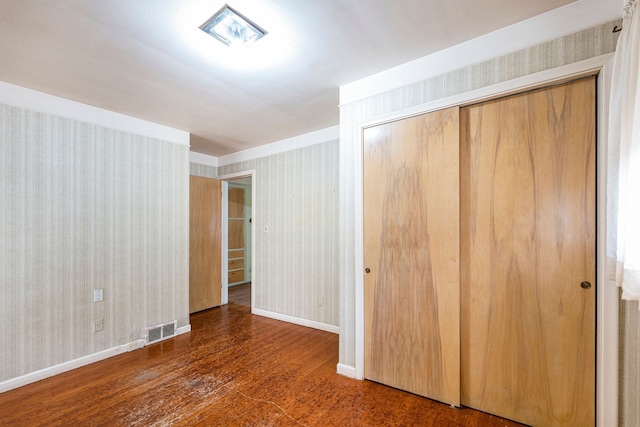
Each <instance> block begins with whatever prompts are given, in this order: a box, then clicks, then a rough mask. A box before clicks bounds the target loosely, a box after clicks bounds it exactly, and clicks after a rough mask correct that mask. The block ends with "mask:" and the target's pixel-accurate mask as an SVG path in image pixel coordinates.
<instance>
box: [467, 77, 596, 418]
mask: <svg viewBox="0 0 640 427" xmlns="http://www.w3.org/2000/svg"><path fill="white" fill-rule="evenodd" d="M461 127H462V138H461V142H462V144H461V172H462V175H461V200H462V202H461V220H462V223H461V265H462V270H461V281H462V282H461V304H462V306H461V313H462V324H461V328H462V330H461V334H462V335H461V339H462V343H461V348H462V356H461V360H462V365H461V368H462V390H461V391H462V404H463V405H465V406H470V407H472V408H476V409H480V410H482V411H485V412H489V413H492V414H498V415H500V416H502V417H506V418H510V419H513V420H516V421H519V422H522V423H525V424H530V425H535V426H593V425H594V422H595V297H596V292H595V250H596V247H595V244H596V236H595V212H596V207H595V196H596V192H595V160H596V153H595V79H594V78H589V79H586V80H580V81H577V82H573V83H569V84H564V85H560V86H555V87H552V88H547V89H542V90H537V91H533V92H529V93H525V94H520V95H516V96H511V97H508V98H504V99H499V100H496V101H491V102H486V103H483V104H479V105H473V106H470V107H466V108H463V109H462V110H461ZM583 281H588V282H590V283H592V284H593V285H594V286H593V287H592V288H591V289H586V290H585V289H582V287H581V282H583Z"/></svg>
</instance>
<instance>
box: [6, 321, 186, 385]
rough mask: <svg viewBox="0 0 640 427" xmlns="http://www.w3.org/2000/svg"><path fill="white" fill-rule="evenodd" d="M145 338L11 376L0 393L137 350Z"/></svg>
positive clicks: (184, 328)
mask: <svg viewBox="0 0 640 427" xmlns="http://www.w3.org/2000/svg"><path fill="white" fill-rule="evenodd" d="M190 331H191V325H186V326H182V327H180V328H178V329H176V336H177V335H180V334H184V333H187V332H190ZM144 345H145V341H144V339H140V340H135V341H131V342H129V343H126V344H122V345H118V346H115V347H111V348H109V349H106V350H102V351H99V352H97V353H93V354H89V355H87V356H83V357H79V358H77V359H73V360H69V361H68V362H63V363H60V364H58V365H54V366H50V367H48V368H44V369H40V370H39V371H35V372H30V373H28V374H26V375H22V376H19V377H16V378H11V379H9V380H6V381H2V382H0V393H4V392H5V391H9V390H13V389H15V388H18V387H22V386H25V385H27V384H31V383H35V382H36V381H40V380H44V379H45V378H49V377H53V376H54V375H58V374H62V373H64V372H67V371H71V370H72V369H76V368H80V367H82V366H86V365H90V364H92V363H95V362H99V361H101V360H104V359H108V358H110V357H113V356H117V355H119V354H122V353H127V352H129V351H133V350H137V349H139V348H142V347H144Z"/></svg>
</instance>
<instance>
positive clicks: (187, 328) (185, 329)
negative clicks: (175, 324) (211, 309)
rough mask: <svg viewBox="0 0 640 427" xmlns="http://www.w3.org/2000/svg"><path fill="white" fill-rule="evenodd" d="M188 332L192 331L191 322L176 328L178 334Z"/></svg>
mask: <svg viewBox="0 0 640 427" xmlns="http://www.w3.org/2000/svg"><path fill="white" fill-rule="evenodd" d="M187 332H191V324H188V325H186V326H181V327H179V328H178V329H176V335H182V334H186V333H187Z"/></svg>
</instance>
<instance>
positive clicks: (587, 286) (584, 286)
mask: <svg viewBox="0 0 640 427" xmlns="http://www.w3.org/2000/svg"><path fill="white" fill-rule="evenodd" d="M580 287H581V288H582V289H585V290H587V289H591V283H590V282H587V281H586V280H585V281H584V282H582V283H580Z"/></svg>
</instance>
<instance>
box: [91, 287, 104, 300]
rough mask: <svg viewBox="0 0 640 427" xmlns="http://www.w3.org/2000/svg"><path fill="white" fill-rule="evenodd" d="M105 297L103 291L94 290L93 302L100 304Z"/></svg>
mask: <svg viewBox="0 0 640 427" xmlns="http://www.w3.org/2000/svg"><path fill="white" fill-rule="evenodd" d="M103 297H104V292H103V291H102V289H94V290H93V302H100V301H102V299H103Z"/></svg>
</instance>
